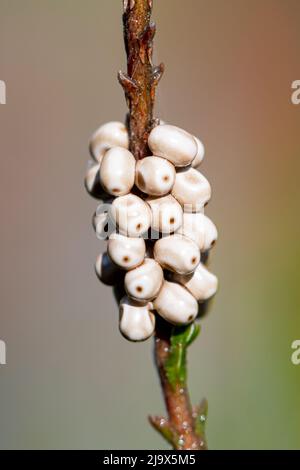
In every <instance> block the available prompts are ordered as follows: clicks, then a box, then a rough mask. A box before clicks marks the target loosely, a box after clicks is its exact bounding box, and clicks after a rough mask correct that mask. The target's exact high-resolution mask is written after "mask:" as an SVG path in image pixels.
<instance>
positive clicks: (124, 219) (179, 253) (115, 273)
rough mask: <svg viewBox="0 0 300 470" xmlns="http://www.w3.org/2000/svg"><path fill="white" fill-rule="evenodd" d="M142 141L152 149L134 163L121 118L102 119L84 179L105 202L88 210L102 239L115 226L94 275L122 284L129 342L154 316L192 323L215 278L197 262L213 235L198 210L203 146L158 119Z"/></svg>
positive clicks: (205, 194)
mask: <svg viewBox="0 0 300 470" xmlns="http://www.w3.org/2000/svg"><path fill="white" fill-rule="evenodd" d="M148 146H149V149H150V150H151V152H152V155H151V156H148V157H146V158H144V159H142V160H139V161H136V160H135V158H134V156H133V154H132V153H131V152H130V151H129V150H128V148H129V138H128V132H127V129H126V127H125V126H124V124H122V123H120V122H109V123H107V124H104V125H103V126H101V127H100V128H99V129H98V130H97V131H96V132H95V133H94V134H93V136H92V138H91V142H90V152H91V155H92V157H93V159H94V160H95V162H94V164H93V166H91V167H90V168H89V170H88V172H87V175H86V178H85V185H86V188H87V190H88V192H89V193H90V194H91V195H92V196H94V197H96V198H98V199H102V201H104V202H105V203H106V204H105V207H106V209H105V210H104V211H101V210H98V211H96V213H95V215H94V218H93V225H94V228H95V230H96V233H97V234H98V236H99V237H101V236H102V238H105V237H104V236H103V233H105V230H104V229H105V227H107V224H108V222H109V221H110V222H111V223H112V224H113V227H114V230H113V232H112V233H110V235H109V236H107V237H106V238H108V244H107V252H106V253H104V254H100V255H99V256H98V258H97V261H96V273H97V275H98V277H99V279H100V280H101V281H103V282H104V283H106V284H108V285H117V284H119V283H124V290H125V292H126V295H125V296H124V297H123V298H121V300H120V321H119V327H120V331H121V333H122V334H123V336H125V337H126V338H127V339H129V340H131V341H143V340H145V339H147V338H149V337H150V336H151V335H152V334H153V333H154V330H155V316H156V315H157V314H158V315H160V316H161V317H163V318H164V319H165V320H166V321H168V322H169V323H171V324H173V325H186V324H189V323H191V322H192V321H193V320H194V319H195V318H196V317H197V315H198V311H199V303H202V302H204V301H206V300H208V299H209V298H210V297H212V296H213V295H214V294H215V292H216V290H217V283H218V281H217V278H216V276H215V275H214V274H212V273H211V272H209V271H208V269H207V268H206V267H205V266H204V264H203V263H201V255H202V256H203V255H204V254H205V253H206V252H207V251H208V250H209V249H210V248H211V247H212V246H213V244H214V243H215V241H216V239H217V229H216V227H215V225H214V224H213V222H212V221H211V220H210V219H209V218H208V217H207V216H206V215H204V206H205V205H206V204H207V202H208V201H209V199H210V197H211V187H210V184H209V182H208V181H207V179H206V178H205V177H204V176H203V175H202V174H201V173H200V172H199V171H198V167H199V165H200V164H201V162H202V159H203V157H204V147H203V144H202V143H201V142H200V140H199V139H197V138H196V137H194V136H192V135H191V134H189V133H187V132H185V131H184V130H182V129H180V128H178V127H175V126H171V125H168V124H160V125H158V126H156V127H155V128H154V129H153V130H152V131H151V133H150V135H149V139H148Z"/></svg>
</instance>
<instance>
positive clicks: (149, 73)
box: [118, 0, 207, 450]
mask: <svg viewBox="0 0 300 470" xmlns="http://www.w3.org/2000/svg"><path fill="white" fill-rule="evenodd" d="M123 7H124V14H123V24H124V42H125V49H126V53H127V74H125V73H122V72H119V75H118V78H119V81H120V83H121V85H122V86H123V88H124V91H125V96H126V101H127V104H128V108H129V114H128V121H127V125H128V131H129V138H130V150H131V152H132V153H133V154H134V156H135V158H136V159H137V160H139V159H141V158H144V157H146V156H147V155H149V149H148V144H147V142H148V136H149V133H150V131H151V129H152V128H153V127H154V126H155V125H156V124H157V123H158V121H157V120H156V119H154V117H153V107H154V101H155V90H156V87H157V84H158V82H159V80H160V78H161V76H162V74H163V70H164V66H163V64H160V65H159V66H156V67H155V66H153V64H152V47H153V38H154V34H155V30H156V27H155V24H154V23H152V22H151V13H152V0H123ZM192 329H193V328H192V327H190V326H189V327H185V328H182V329H177V328H174V327H172V326H171V325H169V324H168V323H166V322H164V321H163V320H161V319H159V318H158V319H157V326H156V333H155V347H154V355H155V364H156V367H157V370H158V373H159V377H160V382H161V386H162V391H163V395H164V399H165V404H166V408H167V412H168V418H167V419H165V418H161V417H150V418H149V420H150V423H151V424H152V425H153V427H154V428H155V429H156V430H157V431H158V432H160V433H161V434H162V435H163V437H164V438H165V439H166V440H167V441H168V442H169V443H170V444H171V445H172V447H173V448H174V449H177V450H186V449H192V450H201V449H205V448H206V441H205V437H204V424H205V420H206V411H207V404H206V402H203V403H202V404H201V405H200V406H199V407H197V408H194V409H192V406H191V403H190V398H189V393H188V388H187V382H186V376H187V373H186V350H187V347H188V346H189V344H190V343H191V342H192V340H193V339H194V338H192V337H190V336H191V335H193V334H194V333H193V332H191V330H192ZM193 331H194V330H193ZM178 332H179V334H178ZM196 336H197V333H196Z"/></svg>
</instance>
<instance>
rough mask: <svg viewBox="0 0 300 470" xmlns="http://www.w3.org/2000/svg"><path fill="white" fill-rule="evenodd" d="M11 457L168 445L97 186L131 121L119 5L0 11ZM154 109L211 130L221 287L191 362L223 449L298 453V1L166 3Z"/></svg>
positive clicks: (4, 379)
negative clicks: (103, 156)
mask: <svg viewBox="0 0 300 470" xmlns="http://www.w3.org/2000/svg"><path fill="white" fill-rule="evenodd" d="M0 12H1V13H0V79H1V80H5V82H6V86H7V104H6V105H5V106H4V105H1V106H0V155H1V160H0V179H1V181H0V192H1V197H0V210H1V229H0V243H1V268H0V299H1V300H0V302H1V304H0V312H1V313H0V339H2V340H4V341H5V342H6V345H7V365H6V366H0V389H1V393H0V415H1V424H0V447H1V448H3V449H14V448H20V449H29V448H33V449H41V448H50V449H53V448H56V449H57V448H67V449H77V448H84V449H86V448H98V449H105V448H106V449H117V448H121V449H127V448H128V449H162V448H166V447H167V446H166V445H165V444H164V442H163V441H162V439H161V438H160V436H158V435H156V433H155V432H154V431H153V430H152V429H151V428H150V426H149V425H148V423H147V415H148V414H150V413H154V414H159V413H164V405H163V402H162V397H161V393H160V388H159V385H158V379H157V376H156V372H155V370H154V367H153V360H152V346H153V345H152V341H151V340H150V341H148V342H146V343H143V344H130V343H128V342H126V341H125V340H124V339H123V338H122V337H121V336H120V334H119V332H118V312H117V307H116V305H115V302H114V299H113V296H112V292H111V289H110V288H108V287H105V286H102V285H101V284H100V283H99V282H98V280H97V278H96V276H95V275H94V269H93V264H94V260H95V258H96V256H97V254H98V253H99V252H100V251H101V250H103V249H104V243H103V242H99V241H98V240H97V239H96V238H95V236H94V233H93V229H92V227H91V217H92V214H93V212H94V210H95V208H96V205H97V201H96V200H92V199H91V198H90V197H89V196H88V195H87V194H86V192H85V190H84V187H83V178H84V174H85V168H86V162H87V159H88V149H87V144H88V140H89V136H90V134H91V133H92V132H93V131H94V130H95V129H96V128H97V127H98V126H99V125H100V124H101V123H103V122H106V121H109V120H123V118H124V115H125V113H126V105H125V100H124V96H123V92H122V90H121V87H120V86H119V84H118V82H117V79H116V75H117V71H118V70H119V69H123V70H124V69H125V64H126V62H125V54H124V48H123V42H122V24H121V13H122V2H121V0H114V1H111V0H85V1H83V0H0ZM153 16H154V19H155V20H156V22H157V27H158V32H157V36H156V40H155V60H156V62H159V61H164V62H165V65H166V73H165V75H164V77H163V79H162V81H161V84H160V86H159V92H158V99H157V107H156V114H157V116H159V117H161V118H162V119H164V120H166V121H168V122H170V123H173V124H176V125H178V126H180V127H183V128H184V129H187V130H189V131H190V132H191V133H193V134H195V135H197V136H199V137H200V138H201V140H203V142H204V144H205V147H206V158H205V161H204V163H203V166H202V171H203V173H204V174H205V175H206V176H207V177H208V179H209V180H210V182H211V184H212V187H213V199H212V201H211V203H210V205H209V206H208V210H207V214H208V215H209V216H210V217H211V218H212V219H213V220H214V222H215V223H216V224H217V226H218V228H219V232H220V239H219V242H218V244H217V246H216V248H215V249H214V250H213V253H212V257H211V263H210V269H211V270H212V271H213V272H215V273H216V274H217V275H218V276H219V279H220V291H219V294H218V295H217V297H216V298H215V300H214V304H213V306H212V309H211V311H210V313H209V315H207V316H206V317H205V318H203V320H202V321H201V323H202V333H201V336H200V338H199V340H198V341H197V342H196V343H194V344H193V346H192V347H191V349H190V353H189V384H190V390H191V395H192V399H193V402H197V401H200V400H201V398H202V397H203V396H205V397H207V399H208V401H209V417H208V424H207V426H208V428H207V436H208V443H209V447H210V448H212V449H249V448H252V449H263V448H264V449H278V448H284V449H292V448H300V429H299V420H300V407H299V392H300V366H298V367H297V366H295V365H293V364H292V363H291V360H290V357H291V353H292V349H291V343H292V341H294V340H295V339H300V314H299V313H300V288H299V285H300V247H299V235H300V224H299V203H300V185H299V170H300V168H299V151H300V138H299V128H300V105H299V106H295V105H293V104H292V103H291V92H292V90H291V83H292V82H293V81H294V80H297V79H300V62H299V57H300V29H299V17H300V2H299V1H298V0H285V1H283V0H185V1H184V2H182V1H181V0H155V1H154V15H153Z"/></svg>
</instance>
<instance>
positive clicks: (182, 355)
mask: <svg viewBox="0 0 300 470" xmlns="http://www.w3.org/2000/svg"><path fill="white" fill-rule="evenodd" d="M199 333H200V326H199V325H198V324H196V323H192V324H190V325H187V326H181V327H174V328H173V330H172V334H171V345H170V352H169V356H168V359H167V360H166V363H165V369H166V375H167V379H168V381H169V383H170V384H171V385H172V387H173V388H175V387H176V385H178V384H179V385H181V386H184V385H185V384H186V379H187V370H186V350H187V347H188V346H190V344H192V342H193V341H194V340H195V339H196V338H197V336H198V335H199Z"/></svg>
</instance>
